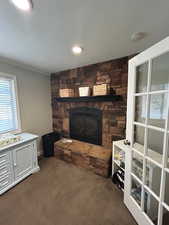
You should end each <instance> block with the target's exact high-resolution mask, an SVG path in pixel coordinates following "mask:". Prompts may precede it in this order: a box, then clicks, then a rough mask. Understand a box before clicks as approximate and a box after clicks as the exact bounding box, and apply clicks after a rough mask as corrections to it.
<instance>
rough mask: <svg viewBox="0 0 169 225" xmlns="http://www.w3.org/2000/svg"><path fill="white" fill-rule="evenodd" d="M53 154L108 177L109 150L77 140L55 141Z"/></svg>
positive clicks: (109, 164)
mask: <svg viewBox="0 0 169 225" xmlns="http://www.w3.org/2000/svg"><path fill="white" fill-rule="evenodd" d="M54 149H55V156H56V158H58V159H61V160H64V161H66V162H68V163H72V164H74V165H76V166H78V167H81V168H85V169H89V170H91V171H93V172H94V173H96V174H98V175H100V176H103V177H108V176H109V174H110V169H111V163H110V161H111V150H110V149H106V148H104V147H102V146H98V145H93V144H89V143H85V142H81V141H77V140H72V142H71V143H70V142H65V139H61V140H59V141H57V142H55V145H54Z"/></svg>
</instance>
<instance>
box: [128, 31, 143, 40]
mask: <svg viewBox="0 0 169 225" xmlns="http://www.w3.org/2000/svg"><path fill="white" fill-rule="evenodd" d="M146 35H147V34H146V33H145V32H135V33H133V34H132V36H131V40H132V41H140V40H142V39H144V38H145V37H146Z"/></svg>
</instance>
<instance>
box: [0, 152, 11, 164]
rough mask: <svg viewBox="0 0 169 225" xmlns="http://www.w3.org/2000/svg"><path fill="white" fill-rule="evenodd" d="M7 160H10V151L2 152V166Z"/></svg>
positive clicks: (0, 161) (0, 159)
mask: <svg viewBox="0 0 169 225" xmlns="http://www.w3.org/2000/svg"><path fill="white" fill-rule="evenodd" d="M7 162H9V153H1V154H0V166H1V165H3V164H4V163H7Z"/></svg>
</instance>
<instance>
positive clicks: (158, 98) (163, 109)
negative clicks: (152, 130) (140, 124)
mask: <svg viewBox="0 0 169 225" xmlns="http://www.w3.org/2000/svg"><path fill="white" fill-rule="evenodd" d="M167 97H168V94H152V95H150V105H149V116H148V125H152V126H156V127H160V128H165V121H166V119H167Z"/></svg>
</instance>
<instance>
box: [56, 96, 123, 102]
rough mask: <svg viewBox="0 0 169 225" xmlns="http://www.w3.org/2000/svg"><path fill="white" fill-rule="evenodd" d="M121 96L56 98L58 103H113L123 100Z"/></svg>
mask: <svg viewBox="0 0 169 225" xmlns="http://www.w3.org/2000/svg"><path fill="white" fill-rule="evenodd" d="M121 98H122V97H121V96H120V95H98V96H86V97H65V98H62V97H57V98H54V100H55V101H57V102H113V101H118V100H121Z"/></svg>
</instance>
